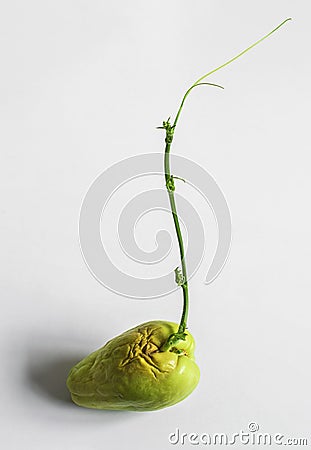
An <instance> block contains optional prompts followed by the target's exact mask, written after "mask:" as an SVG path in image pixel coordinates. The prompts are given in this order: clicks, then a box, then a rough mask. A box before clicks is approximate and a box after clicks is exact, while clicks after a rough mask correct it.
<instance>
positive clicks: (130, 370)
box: [67, 320, 200, 411]
mask: <svg viewBox="0 0 311 450" xmlns="http://www.w3.org/2000/svg"><path fill="white" fill-rule="evenodd" d="M177 330H178V325H177V324H176V323H172V322H164V321H160V320H159V321H152V322H146V323H143V324H141V325H138V326H137V327H135V328H132V329H130V330H128V331H125V332H124V333H122V334H120V335H119V336H116V337H115V338H113V339H111V340H110V341H108V342H107V343H106V345H104V346H103V347H102V348H100V349H99V350H96V351H95V352H93V353H91V354H90V355H89V356H87V357H86V358H84V359H83V360H82V361H80V362H79V363H78V364H76V365H75V366H74V367H73V368H72V369H71V371H70V373H69V375H68V379H67V387H68V389H69V391H70V393H71V397H72V400H73V401H74V402H75V403H76V404H77V405H79V406H84V407H86V408H96V409H113V410H133V411H153V410H156V409H161V408H165V407H167V406H171V405H174V404H175V403H178V402H180V401H181V400H183V399H184V398H186V397H187V396H188V395H189V394H190V393H191V392H192V391H193V390H194V389H195V387H196V386H197V384H198V382H199V378H200V371H199V368H198V366H197V365H196V363H195V361H194V347H195V343H194V339H193V337H192V336H191V334H190V333H189V332H187V333H186V338H185V340H181V341H179V342H178V343H177V344H175V345H174V347H171V348H170V350H167V351H161V347H162V346H163V345H164V343H165V342H166V341H167V339H168V337H169V336H170V335H171V334H173V333H176V332H177Z"/></svg>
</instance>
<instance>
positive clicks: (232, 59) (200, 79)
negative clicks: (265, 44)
mask: <svg viewBox="0 0 311 450" xmlns="http://www.w3.org/2000/svg"><path fill="white" fill-rule="evenodd" d="M289 20H292V19H291V17H289V18H288V19H285V20H283V22H282V23H280V24H279V25H278V26H277V27H275V28H274V29H273V30H272V31H270V32H269V33H268V34H266V35H265V36H263V37H262V38H261V39H258V41H256V42H255V43H254V44H252V45H250V46H249V47H247V48H246V49H245V50H243V51H242V52H240V53H238V54H237V55H236V56H234V57H233V58H231V59H229V60H228V61H227V62H225V63H224V64H221V65H220V66H218V67H216V69H213V70H211V71H210V72H208V73H206V74H205V75H203V76H202V77H200V78H199V79H198V80H197V81H195V82H194V83H193V85H192V86H191V87H190V88H189V89H188V90H187V92H186V93H185V95H184V96H183V99H182V101H181V104H180V107H179V109H178V111H177V114H176V117H175V120H174V122H173V126H174V127H176V124H177V122H178V119H179V116H180V113H181V110H182V108H183V106H184V103H185V100H186V98H187V97H188V95H189V93H190V91H191V89H192V88H194V87H195V86H198V85H199V84H202V83H201V81H202V80H204V79H205V78H207V77H209V76H210V75H212V74H213V73H215V72H218V70H220V69H223V68H224V67H226V66H228V65H229V64H231V63H232V62H233V61H235V60H237V59H238V58H240V56H243V55H244V54H245V53H247V52H248V51H249V50H251V49H252V48H254V47H256V45H258V44H260V43H261V42H262V41H264V40H265V39H267V38H268V37H269V36H271V34H273V33H274V32H275V31H277V30H278V29H279V28H281V27H282V26H283V25H284V24H285V23H286V22H288V21H289Z"/></svg>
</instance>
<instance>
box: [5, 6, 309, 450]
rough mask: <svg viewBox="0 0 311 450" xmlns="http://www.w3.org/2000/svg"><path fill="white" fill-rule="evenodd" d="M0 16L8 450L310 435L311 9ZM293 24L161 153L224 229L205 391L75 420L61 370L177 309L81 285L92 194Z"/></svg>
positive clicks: (203, 313) (206, 289) (202, 301)
mask: <svg viewBox="0 0 311 450" xmlns="http://www.w3.org/2000/svg"><path fill="white" fill-rule="evenodd" d="M1 4H2V6H1V11H0V39H1V59H0V65H1V70H0V78H1V84H0V98H1V104H0V108H1V112H0V114H1V116H0V117H1V137H0V140H1V166H0V183H1V205H0V214H1V219H0V220H1V222H0V226H1V247H0V248H1V252H0V263H1V286H0V298H1V331H0V333H1V340H0V342H1V420H0V426H1V430H2V431H1V447H2V448H5V449H7V450H9V449H14V450H17V449H20V448H23V449H31V450H36V449H40V450H43V449H44V450H50V449H51V450H55V449H68V450H69V449H75V450H80V449H81V450H82V449H83V450H84V449H96V450H101V449H120V448H123V447H124V448H128V449H145V448H148V449H150V450H153V449H168V448H172V447H173V446H172V445H170V444H169V443H168V435H169V433H171V432H173V431H175V429H176V428H177V427H178V428H179V429H180V430H181V431H182V432H187V433H190V432H197V433H203V432H208V433H217V432H223V433H229V434H231V433H234V432H238V431H239V430H240V429H244V430H246V429H247V424H248V423H249V422H250V421H256V422H257V423H258V424H259V425H260V430H261V431H263V432H269V433H272V434H274V433H283V434H284V435H285V436H286V437H309V438H310V406H311V405H310V375H311V374H310V249H311V246H310V229H311V220H310V218H311V215H310V187H311V186H310V184H311V183H310V180H311V177H310V161H311V159H310V104H311V96H310V78H311V73H310V41H311V31H310V30H311V27H310V12H311V8H310V5H309V2H307V1H300V2H294V1H285V0H275V1H273V2H271V0H261V1H260V2H259V1H258V2H250V1H246V0H244V1H242V0H237V1H234V2H232V1H219V0H217V1H208V0H205V1H203V0H200V1H193V2H190V1H185V0H171V1H169V2H168V1H163V0H158V1H156V2H155V1H153V2H146V1H138V0H133V1H131V2H128V1H114V2H105V1H103V0H102V1H99V0H98V1H86V0H83V1H81V0H72V1H69V0H61V1H60V0H53V1H45V2H42V1H40V0H37V1H34V0H30V1H27V2H22V1H16V0H11V1H10V2H1ZM289 16H291V17H293V19H294V20H293V21H292V22H290V23H289V24H287V25H286V26H285V27H284V28H283V29H281V30H280V31H279V32H278V33H277V34H275V35H274V36H273V37H271V38H270V39H269V40H268V41H265V42H264V43H263V44H261V45H260V46H259V47H256V49H254V50H253V51H252V52H251V53H248V54H247V55H245V56H244V57H243V58H242V59H240V60H239V61H237V62H235V63H234V64H233V65H231V66H230V67H227V68H226V69H224V70H223V71H222V72H219V73H218V74H217V75H215V76H214V77H211V78H210V80H209V81H214V82H217V83H220V84H223V85H224V86H225V88H226V89H225V91H218V90H217V89H213V88H206V89H205V88H200V89H199V88H198V89H197V90H196V91H194V92H193V93H192V96H191V97H190V98H189V100H188V102H187V104H186V107H185V110H184V112H183V115H182V117H181V120H180V123H179V127H178V131H176V137H175V141H174V147H173V151H175V152H176V153H178V154H180V155H182V156H185V157H188V158H191V159H193V160H194V161H196V162H197V163H199V164H200V165H202V166H203V167H204V168H206V169H207V170H208V171H209V172H210V173H211V174H212V175H213V176H214V177H215V179H216V180H217V182H218V184H219V185H220V186H221V188H222V190H223V192H224V193H225V195H226V198H227V200H228V203H229V206H230V210H231V214H232V220H233V243H232V250H231V254H230V258H229V261H228V264H227V265H226V267H225V269H224V271H223V273H222V274H221V275H220V277H218V279H217V280H216V281H215V282H214V283H213V284H212V285H210V286H205V285H204V284H203V279H204V276H205V272H206V263H205V264H202V266H201V268H200V270H199V271H198V273H197V274H196V276H195V277H194V279H193V280H192V282H191V311H190V318H189V328H190V330H191V332H192V333H193V334H194V336H195V338H196V342H197V350H196V356H197V362H198V364H199V366H200V369H201V381H200V384H199V386H198V388H197V389H196V390H195V392H194V393H193V394H192V395H191V396H190V397H189V398H188V399H187V400H185V401H184V402H182V403H180V404H178V405H176V406H174V407H172V408H168V409H165V410H162V411H158V412H154V413H131V412H126V413H123V412H109V411H93V410H87V409H82V408H78V407H76V406H75V405H74V404H72V403H71V402H70V401H69V397H68V393H67V391H66V387H65V384H64V383H65V379H66V375H67V372H68V369H69V368H70V367H71V365H72V364H74V363H75V362H77V361H78V360H79V359H81V358H82V357H83V356H85V355H86V354H88V353H89V352H90V351H92V350H94V349H95V348H98V347H99V346H101V345H103V344H104V343H105V341H106V340H108V339H110V338H111V337H112V336H115V335H117V334H119V333H121V332H122V331H124V330H126V329H128V328H130V327H132V326H134V325H136V324H138V323H140V322H143V321H147V320H153V319H157V318H160V319H164V320H174V321H178V319H179V315H180V305H181V298H180V293H179V292H175V293H174V294H172V295H170V296H169V297H167V298H163V299H155V300H149V301H142V300H129V299H126V298H124V297H122V296H118V295H116V294H114V293H111V292H109V291H108V290H106V289H105V288H104V287H103V286H101V285H100V284H99V283H97V281H96V280H95V279H94V278H93V277H92V276H91V274H90V273H89V271H88V270H87V268H86V266H85V264H84V262H83V259H82V256H81V253H80V248H79V241H78V218H79V209H80V205H81V202H82V200H83V197H84V195H85V193H86V191H87V189H88V187H89V185H90V183H91V182H92V181H93V180H94V178H95V177H96V176H97V175H99V174H100V173H101V172H102V171H103V170H105V169H106V168H108V167H109V166H110V165H111V164H113V163H116V162H118V161H119V160H120V159H123V158H126V157H129V156H133V155H135V154H139V153H145V152H149V151H150V152H154V151H162V149H163V137H164V136H163V133H162V132H161V131H158V130H156V129H155V127H156V126H158V125H160V124H161V121H162V120H163V119H166V118H167V117H168V116H169V115H170V114H171V115H173V114H174V113H175V112H176V108H177V106H178V103H179V101H180V99H181V96H182V94H183V92H184V91H185V89H186V88H187V87H189V85H190V84H191V83H192V82H193V81H194V80H196V79H197V78H198V77H199V76H200V75H201V74H203V73H205V72H207V71H208V70H210V69H212V68H214V67H216V66H217V65H219V64H221V63H223V62H224V61H225V60H227V59H228V58H230V57H231V56H233V55H234V54H236V53H237V52H239V51H240V50H242V49H243V48H245V47H246V46H248V45H249V44H251V43H252V42H254V41H255V40H256V39H258V38H259V37H261V36H262V35H263V34H265V33H266V32H268V31H270V29H272V28H273V27H274V26H276V25H277V24H278V23H279V22H281V21H282V20H283V19H285V18H286V17H289ZM202 214H203V212H202ZM147 231H148V230H147ZM150 239H154V237H153V236H150ZM145 240H146V239H145ZM309 442H311V441H309ZM190 447H191V448H192V446H191V445H190V444H187V445H185V446H184V448H190ZM240 447H241V445H240ZM214 448H216V447H214Z"/></svg>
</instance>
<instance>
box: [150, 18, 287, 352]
mask: <svg viewBox="0 0 311 450" xmlns="http://www.w3.org/2000/svg"><path fill="white" fill-rule="evenodd" d="M289 20H291V19H290V18H288V19H286V20H284V21H283V22H282V23H281V24H280V25H278V26H277V27H276V28H274V29H273V30H272V31H270V33H268V34H266V35H265V36H264V37H262V38H261V39H259V40H258V41H256V42H255V43H254V44H252V45H250V46H249V47H247V48H246V49H245V50H243V51H242V52H240V53H239V54H238V55H236V56H234V57H233V58H231V59H229V61H227V62H225V63H224V64H222V65H221V66H218V67H217V68H216V69H213V70H211V71H210V72H208V73H207V74H205V75H203V76H202V77H200V78H199V79H198V80H197V81H195V83H193V85H192V86H190V88H189V89H188V90H187V91H186V93H185V95H184V96H183V98H182V101H181V104H180V106H179V109H178V111H177V114H176V117H175V120H174V122H173V125H171V123H170V119H168V120H167V121H166V122H165V121H164V122H163V126H162V127H158V128H162V129H164V130H166V137H165V153H164V171H165V183H166V188H167V191H168V196H169V201H170V206H171V212H172V216H173V220H174V225H175V231H176V235H177V240H178V245H179V254H180V261H181V272H180V270H179V269H178V268H176V269H175V275H176V282H177V284H178V285H179V286H181V288H182V291H183V311H182V315H181V320H180V324H179V328H178V331H177V333H173V334H172V335H171V336H169V338H168V339H167V341H166V342H165V343H164V345H163V346H162V348H161V350H162V351H167V350H169V349H170V348H172V347H174V345H175V344H176V343H177V342H178V341H180V340H185V339H186V333H185V331H186V328H187V320H188V311H189V292H188V280H187V267H186V261H185V251H184V244H183V238H182V233H181V230H180V225H179V220H178V215H177V209H176V203H175V196H174V191H175V184H174V178H179V177H174V176H173V175H172V174H171V169H170V150H171V144H172V141H173V137H174V132H175V129H176V125H177V122H178V119H179V116H180V114H181V111H182V108H183V106H184V103H185V101H186V98H187V97H188V95H189V94H190V92H191V91H192V89H193V88H195V87H196V86H201V85H210V86H216V87H219V88H222V89H223V87H222V86H219V85H218V84H214V83H202V80H204V79H205V78H206V77H208V76H209V75H212V74H213V73H215V72H217V71H218V70H220V69H222V68H223V67H226V66H227V65H229V64H231V63H232V62H233V61H235V60H236V59H238V58H240V56H242V55H244V54H245V53H246V52H248V51H249V50H251V49H252V48H254V47H255V46H256V45H258V44H259V43H260V42H262V41H264V40H265V39H267V38H268V37H269V36H271V34H273V33H274V32H275V31H276V30H278V29H279V28H280V27H281V26H283V25H284V24H285V23H286V22H288V21H289Z"/></svg>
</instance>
